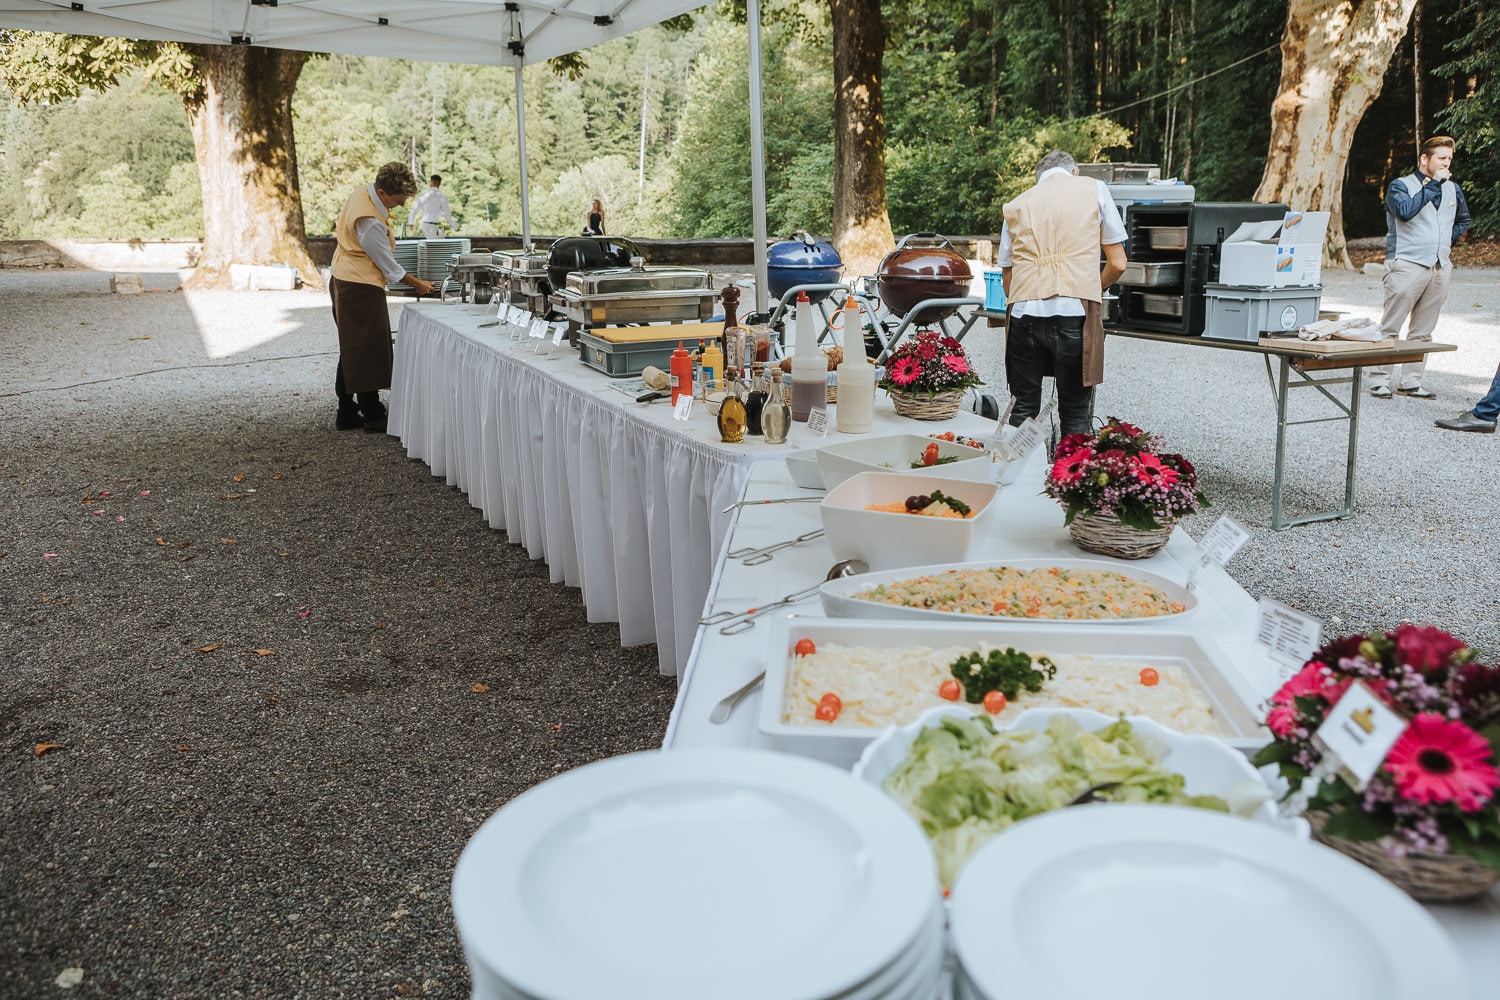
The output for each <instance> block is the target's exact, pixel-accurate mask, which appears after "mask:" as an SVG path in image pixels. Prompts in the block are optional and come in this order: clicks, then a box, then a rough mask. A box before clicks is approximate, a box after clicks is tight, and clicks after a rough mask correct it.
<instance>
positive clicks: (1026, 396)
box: [996, 149, 1125, 437]
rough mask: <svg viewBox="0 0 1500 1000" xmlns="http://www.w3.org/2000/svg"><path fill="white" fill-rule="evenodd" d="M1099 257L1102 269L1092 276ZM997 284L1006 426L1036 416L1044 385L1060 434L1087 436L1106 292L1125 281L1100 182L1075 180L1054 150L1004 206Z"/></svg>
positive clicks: (1119, 243) (1113, 220) (1100, 366)
mask: <svg viewBox="0 0 1500 1000" xmlns="http://www.w3.org/2000/svg"><path fill="white" fill-rule="evenodd" d="M1101 250H1102V251H1103V253H1104V258H1105V263H1104V266H1103V267H1102V268H1101V267H1100V266H1099V254H1100V251H1101ZM996 263H997V264H998V265H999V266H1000V270H1001V275H1002V278H1003V280H1004V282H1005V297H1006V300H1007V301H1008V302H1009V303H1010V305H1009V307H1008V309H1007V320H1006V331H1005V380H1006V382H1007V383H1008V384H1009V385H1010V391H1011V394H1012V395H1014V396H1015V397H1016V405H1015V409H1014V410H1012V411H1011V416H1010V424H1011V426H1012V427H1019V426H1020V425H1021V423H1022V422H1023V421H1025V420H1026V419H1027V418H1028V417H1034V416H1036V415H1037V414H1038V413H1040V412H1041V409H1042V379H1043V377H1045V376H1047V375H1051V376H1052V378H1053V380H1054V381H1055V382H1056V383H1057V415H1058V420H1059V423H1060V424H1061V429H1062V434H1063V436H1064V437H1066V436H1067V435H1069V434H1087V433H1088V432H1089V431H1090V430H1091V429H1092V427H1091V425H1092V421H1093V413H1094V386H1096V385H1098V384H1099V383H1100V382H1103V381H1104V321H1103V317H1102V316H1101V314H1100V305H1101V301H1102V299H1103V293H1104V289H1106V288H1108V287H1109V286H1110V285H1112V284H1114V283H1115V282H1116V281H1117V280H1118V279H1119V277H1120V275H1122V274H1124V273H1125V225H1124V223H1122V222H1121V221H1120V213H1119V211H1118V210H1117V209H1116V208H1115V202H1114V198H1113V197H1112V196H1111V195H1110V193H1109V188H1107V187H1105V186H1104V182H1103V181H1099V180H1094V179H1093V178H1089V177H1079V176H1078V164H1077V163H1075V162H1074V161H1073V157H1072V156H1070V155H1069V154H1067V153H1065V152H1063V151H1062V150H1060V149H1054V150H1053V151H1052V152H1050V153H1048V154H1047V155H1046V156H1044V157H1042V162H1041V163H1040V164H1038V166H1037V168H1036V184H1035V185H1034V186H1033V187H1031V188H1030V189H1029V190H1027V191H1026V192H1024V193H1023V194H1022V195H1021V196H1020V197H1018V198H1016V199H1015V200H1014V201H1010V202H1007V203H1006V204H1005V225H1004V227H1003V228H1002V229H1001V230H1000V250H999V253H998V255H997V257H996Z"/></svg>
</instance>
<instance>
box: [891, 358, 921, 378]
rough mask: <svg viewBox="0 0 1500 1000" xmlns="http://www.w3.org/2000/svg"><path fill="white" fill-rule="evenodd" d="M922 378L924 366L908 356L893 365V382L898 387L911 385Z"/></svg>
mask: <svg viewBox="0 0 1500 1000" xmlns="http://www.w3.org/2000/svg"><path fill="white" fill-rule="evenodd" d="M921 377H922V366H921V364H919V363H918V362H917V359H916V358H914V357H911V356H910V355H908V356H907V357H904V358H898V359H897V360H895V361H894V362H892V363H891V381H892V382H894V383H896V384H897V385H911V384H912V383H913V382H915V381H916V380H917V379H919V378H921Z"/></svg>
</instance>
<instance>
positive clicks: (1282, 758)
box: [1250, 740, 1297, 777]
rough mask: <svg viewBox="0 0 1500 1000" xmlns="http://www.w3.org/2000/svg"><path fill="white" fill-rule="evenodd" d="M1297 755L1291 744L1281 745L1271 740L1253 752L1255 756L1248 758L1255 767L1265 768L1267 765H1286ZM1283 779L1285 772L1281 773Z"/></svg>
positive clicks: (1294, 746)
mask: <svg viewBox="0 0 1500 1000" xmlns="http://www.w3.org/2000/svg"><path fill="white" fill-rule="evenodd" d="M1296 755H1297V747H1296V745H1295V744H1292V743H1283V742H1282V741H1280V740H1273V741H1272V742H1270V743H1267V744H1266V745H1265V746H1263V747H1261V748H1260V749H1259V750H1257V751H1255V756H1253V757H1251V758H1250V763H1251V764H1254V765H1255V766H1256V767H1265V766H1266V765H1267V764H1287V763H1290V762H1291V759H1292V758H1293V757H1295V756H1296ZM1282 774H1283V777H1284V776H1285V772H1284V771H1283V772H1282Z"/></svg>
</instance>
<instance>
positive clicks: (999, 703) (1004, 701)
mask: <svg viewBox="0 0 1500 1000" xmlns="http://www.w3.org/2000/svg"><path fill="white" fill-rule="evenodd" d="M1009 703H1010V701H1009V699H1008V698H1006V697H1005V692H1004V691H991V692H989V693H988V694H986V695H985V696H984V710H985V711H986V712H988V713H990V714H991V715H999V714H1000V713H1001V712H1003V711H1005V706H1006V705H1008V704H1009Z"/></svg>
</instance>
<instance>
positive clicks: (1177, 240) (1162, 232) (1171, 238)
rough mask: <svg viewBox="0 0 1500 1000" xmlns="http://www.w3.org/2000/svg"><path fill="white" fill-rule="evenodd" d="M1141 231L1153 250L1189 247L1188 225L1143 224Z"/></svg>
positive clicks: (1184, 248)
mask: <svg viewBox="0 0 1500 1000" xmlns="http://www.w3.org/2000/svg"><path fill="white" fill-rule="evenodd" d="M1141 232H1143V233H1145V234H1146V243H1147V245H1149V246H1150V247H1151V249H1153V250H1186V249H1187V245H1188V241H1187V239H1188V237H1187V226H1142V227H1141Z"/></svg>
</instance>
